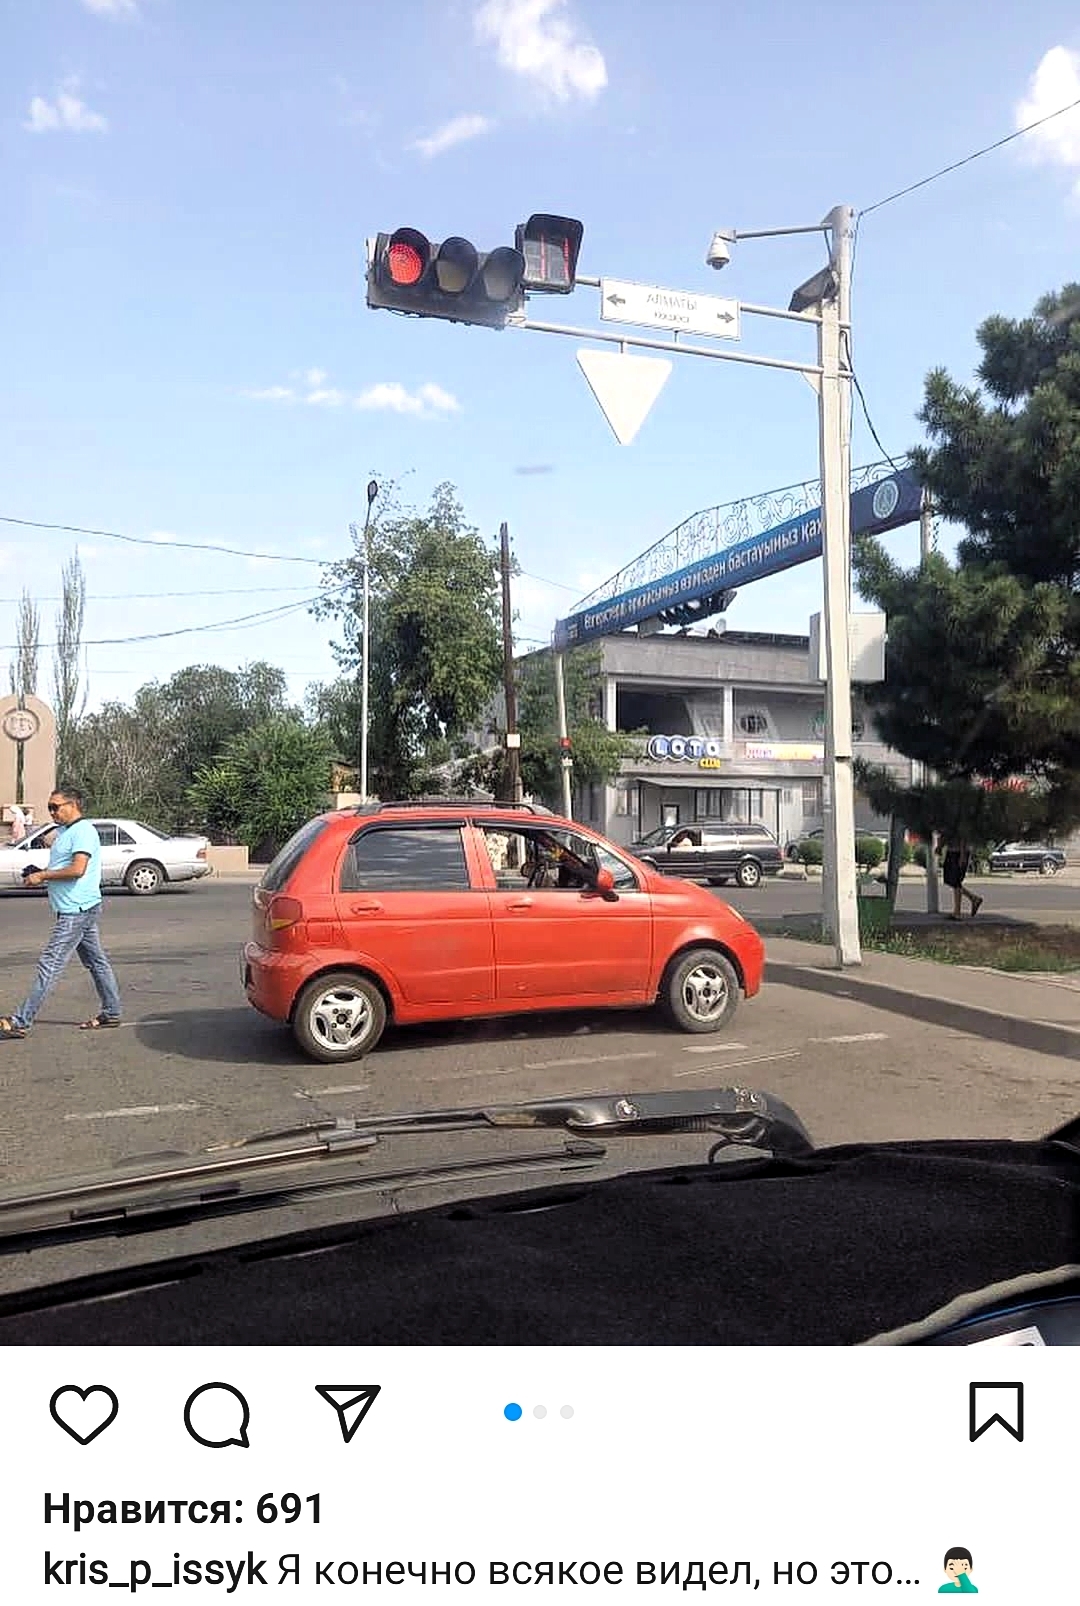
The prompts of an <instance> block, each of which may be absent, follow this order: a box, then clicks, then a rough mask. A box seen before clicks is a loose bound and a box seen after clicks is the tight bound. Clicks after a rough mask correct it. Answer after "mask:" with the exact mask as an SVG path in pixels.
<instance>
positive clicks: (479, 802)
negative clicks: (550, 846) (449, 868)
mask: <svg viewBox="0 0 1080 1606" xmlns="http://www.w3.org/2000/svg"><path fill="white" fill-rule="evenodd" d="M369 807H371V806H370V805H369ZM361 808H363V805H361ZM393 809H520V810H521V811H522V813H524V814H550V813H551V810H550V809H547V808H545V807H544V805H543V804H542V803H499V802H496V800H495V799H494V798H489V797H408V798H402V799H401V800H400V801H399V802H393V803H377V804H375V805H374V806H373V812H374V813H376V814H385V813H388V812H389V811H391V810H393ZM364 812H367V810H364Z"/></svg>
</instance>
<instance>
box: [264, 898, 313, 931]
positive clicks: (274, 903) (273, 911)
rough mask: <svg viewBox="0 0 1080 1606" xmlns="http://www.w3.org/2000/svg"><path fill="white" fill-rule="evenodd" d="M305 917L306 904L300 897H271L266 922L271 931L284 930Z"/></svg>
mask: <svg viewBox="0 0 1080 1606" xmlns="http://www.w3.org/2000/svg"><path fill="white" fill-rule="evenodd" d="M303 918H304V906H303V904H302V903H301V902H300V900H299V898H282V897H280V896H279V897H276V898H271V900H270V907H269V908H268V909H267V911H266V923H267V925H268V926H269V927H270V930H271V931H284V930H285V929H286V927H287V926H295V925H296V922H297V921H298V920H303Z"/></svg>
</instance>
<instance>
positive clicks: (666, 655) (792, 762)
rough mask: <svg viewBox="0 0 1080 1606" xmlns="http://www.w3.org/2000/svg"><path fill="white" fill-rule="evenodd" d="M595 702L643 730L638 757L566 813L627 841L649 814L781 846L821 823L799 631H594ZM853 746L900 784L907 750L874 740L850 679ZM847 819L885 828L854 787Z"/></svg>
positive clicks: (817, 727) (815, 734)
mask: <svg viewBox="0 0 1080 1606" xmlns="http://www.w3.org/2000/svg"><path fill="white" fill-rule="evenodd" d="M598 646H599V650H600V682H599V685H600V696H599V706H598V710H597V711H598V713H599V714H600V716H601V717H602V718H603V719H604V720H605V722H606V723H607V725H608V727H609V729H611V730H622V731H642V732H644V735H643V736H642V737H641V744H642V749H643V753H642V756H641V757H638V758H631V759H626V760H624V762H623V765H622V773H621V774H620V775H619V777H618V778H617V780H616V781H615V783H614V784H613V785H611V786H587V787H583V788H582V789H581V790H580V792H578V793H577V794H576V795H575V804H574V812H575V815H576V816H577V817H578V818H579V819H582V820H585V821H587V822H588V823H589V824H592V825H595V826H596V827H597V829H598V830H600V831H602V832H603V833H604V834H605V835H606V836H609V837H610V838H611V839H612V840H613V841H616V842H622V843H630V842H632V841H634V840H635V838H637V837H639V836H643V835H644V834H645V833H646V832H648V831H651V830H653V829H654V828H655V827H657V826H659V825H665V824H671V825H676V824H678V825H685V824H688V823H690V822H692V821H695V820H749V821H754V822H756V823H760V824H763V825H766V826H768V828H769V830H770V831H772V832H774V833H775V835H776V837H777V838H778V840H779V842H780V844H781V846H783V845H784V844H785V843H787V842H789V841H793V840H796V839H797V838H798V837H800V836H803V835H805V834H806V833H807V832H809V831H814V830H818V829H820V827H821V825H822V769H823V763H824V753H825V747H824V741H825V688H824V686H823V685H822V683H821V682H820V681H819V680H818V679H817V678H816V675H812V673H811V661H810V638H809V637H808V636H789V635H774V634H770V633H768V632H761V631H743V630H726V631H706V630H702V631H699V632H693V631H691V632H687V633H685V634H679V635H663V634H653V635H648V634H642V635H638V634H631V633H629V632H627V633H624V634H621V635H613V636H608V637H605V638H604V639H603V640H602V641H601V642H600V643H599V644H598ZM854 703H855V717H854V729H853V736H854V751H855V755H856V756H857V757H860V758H864V759H866V760H867V761H869V762H871V763H875V764H884V765H886V766H887V767H889V768H890V769H892V770H893V772H894V773H895V774H896V775H897V776H898V777H899V778H901V779H902V780H903V781H904V782H905V784H910V781H911V778H912V764H911V761H910V760H909V759H905V758H902V757H901V756H900V755H899V754H897V753H895V752H893V751H892V750H891V749H889V748H887V747H885V746H884V745H883V743H882V742H881V741H880V740H879V739H878V737H877V734H876V732H875V730H874V728H873V723H872V720H871V718H870V715H869V713H868V712H867V711H866V709H865V707H864V706H863V705H862V702H861V699H860V698H859V695H858V687H856V688H855V690H854ZM856 825H857V827H859V828H861V829H869V830H881V831H884V830H887V828H888V824H887V821H883V820H881V819H880V818H879V817H878V816H877V815H875V814H874V812H873V810H872V809H871V807H870V804H869V803H868V801H867V800H866V799H862V798H859V796H858V794H856Z"/></svg>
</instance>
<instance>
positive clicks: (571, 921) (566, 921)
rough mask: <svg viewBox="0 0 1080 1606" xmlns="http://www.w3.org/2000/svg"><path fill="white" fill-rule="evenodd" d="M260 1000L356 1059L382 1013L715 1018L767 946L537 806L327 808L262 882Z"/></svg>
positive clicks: (694, 1027)
mask: <svg viewBox="0 0 1080 1606" xmlns="http://www.w3.org/2000/svg"><path fill="white" fill-rule="evenodd" d="M253 918H254V931H253V935H252V940H251V941H250V942H249V943H248V944H247V945H246V947H245V948H244V951H243V955H242V960H241V963H242V970H243V980H244V990H245V992H246V993H247V996H248V1000H249V1001H250V1002H251V1003H252V1004H253V1005H254V1006H255V1008H256V1009H259V1010H261V1011H262V1012H263V1014H264V1015H269V1016H270V1017H271V1019H273V1020H278V1021H284V1022H288V1023H289V1024H290V1025H291V1027H292V1030H293V1033H294V1035H295V1037H296V1040H297V1042H298V1043H299V1044H300V1046H301V1048H302V1049H303V1050H304V1051H305V1053H307V1054H309V1055H310V1056H311V1057H312V1058H314V1059H318V1060H324V1061H335V1060H350V1059H358V1058H359V1057H360V1056H361V1055H363V1054H366V1053H368V1052H369V1051H370V1050H371V1049H373V1048H374V1047H375V1045H376V1043H377V1042H378V1041H379V1038H380V1037H381V1036H382V1033H383V1029H384V1027H385V1026H386V1023H387V1021H388V1020H393V1021H395V1022H396V1023H398V1024H399V1025H406V1024H409V1023H411V1022H416V1021H433V1020H460V1019H464V1018H466V1017H469V1016H480V1015H510V1014H520V1013H524V1012H529V1011H540V1010H555V1009H585V1008H596V1007H601V1006H612V1007H623V1008H626V1007H633V1006H635V1005H636V1006H639V1007H640V1006H641V1005H644V1004H653V1003H656V1004H659V1005H660V1007H661V1008H662V1009H663V1010H664V1011H665V1012H666V1014H667V1015H668V1017H669V1018H670V1019H671V1020H672V1022H673V1023H674V1024H675V1025H676V1026H678V1027H680V1028H681V1029H682V1030H683V1031H687V1032H715V1031H718V1030H719V1029H720V1028H721V1027H723V1026H725V1025H726V1024H727V1023H728V1022H729V1021H730V1020H731V1017H732V1016H733V1015H734V1013H735V1009H736V1007H737V1005H738V1002H739V994H740V992H742V993H745V994H746V996H747V997H748V998H750V997H753V995H754V994H755V993H756V992H757V991H758V989H759V988H760V986H761V976H762V970H763V968H764V963H765V949H764V944H763V943H762V941H761V938H760V937H759V936H758V934H757V932H756V931H755V930H754V928H753V927H752V926H751V925H749V924H748V923H747V921H746V920H744V919H743V917H742V916H741V915H740V914H738V913H737V911H736V910H734V909H732V908H731V907H730V906H729V905H728V904H726V903H723V902H722V901H721V900H720V899H719V898H717V897H716V895H715V894H714V893H711V892H708V891H706V890H705V889H704V888H703V887H698V886H694V885H692V884H691V883H690V882H688V881H677V880H673V879H672V878H671V877H670V876H664V875H660V874H658V873H657V872H656V871H654V870H650V869H649V868H648V867H647V866H646V865H644V864H642V863H641V862H640V861H639V860H638V859H635V858H634V857H633V856H632V855H631V854H629V853H627V852H626V851H625V850H623V849H621V848H616V847H614V846H612V844H611V843H609V842H607V841H605V840H604V838H603V837H601V836H598V835H597V834H596V833H595V832H593V831H590V830H589V829H588V828H587V827H586V826H583V825H578V824H575V823H573V822H571V821H569V820H562V819H559V818H558V817H557V816H555V815H551V814H548V813H547V812H546V811H540V810H539V809H536V808H534V807H531V806H529V805H523V806H519V807H513V806H510V805H506V804H494V805H493V804H476V803H471V802H452V801H437V802H432V803H427V802H412V803H402V804H381V805H379V804H375V805H371V806H370V807H367V808H359V809H344V810H341V811H338V812H336V813H333V814H321V815H319V816H318V817H317V818H315V819H313V820H309V821H308V823H307V825H305V826H303V827H302V829H301V830H299V831H297V833H296V835H295V836H294V837H293V838H292V839H291V841H289V842H288V843H287V844H286V845H285V847H284V848H283V849H282V850H281V852H280V853H279V854H278V856H277V858H276V859H275V860H274V862H273V864H272V865H271V866H270V868H269V869H268V870H267V872H266V874H265V876H264V877H263V879H262V882H261V883H260V885H259V886H258V888H257V889H256V891H255V898H254V917H253Z"/></svg>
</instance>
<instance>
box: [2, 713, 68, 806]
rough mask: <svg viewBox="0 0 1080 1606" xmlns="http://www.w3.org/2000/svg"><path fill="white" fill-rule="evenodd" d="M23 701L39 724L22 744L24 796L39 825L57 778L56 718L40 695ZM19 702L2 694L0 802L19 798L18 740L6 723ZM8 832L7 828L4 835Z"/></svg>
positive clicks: (14, 800) (5, 803)
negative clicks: (6, 726) (6, 727)
mask: <svg viewBox="0 0 1080 1606" xmlns="http://www.w3.org/2000/svg"><path fill="white" fill-rule="evenodd" d="M23 701H24V704H25V708H26V711H27V712H28V713H29V714H30V715H31V716H33V723H35V724H36V726H37V729H36V731H35V732H34V734H33V735H32V736H30V737H29V738H28V739H27V740H26V741H24V742H23V744H22V749H23V797H24V798H25V800H26V802H27V803H28V804H29V805H30V806H31V808H32V809H33V811H34V823H35V824H37V825H40V824H41V822H42V821H43V820H45V819H47V818H48V810H47V809H46V807H45V805H46V803H47V802H48V800H49V793H50V792H51V791H52V789H53V787H54V786H55V785H56V781H57V775H56V721H55V719H54V718H53V713H52V709H51V708H50V707H49V706H48V704H47V703H43V702H42V701H41V699H40V697H26V698H24V700H23ZM18 706H19V699H18V698H17V697H13V696H7V697H0V805H7V804H9V803H14V802H16V801H17V799H16V796H15V775H16V768H17V761H18V760H17V755H18V749H19V744H18V742H16V741H13V740H12V739H11V737H10V736H8V735H7V734H6V732H5V731H4V728H3V727H4V720H5V718H6V717H7V715H8V714H10V713H12V712H13V711H14V710H16V709H17V708H18ZM6 835H7V833H6V832H5V833H4V836H5V838H6Z"/></svg>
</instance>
